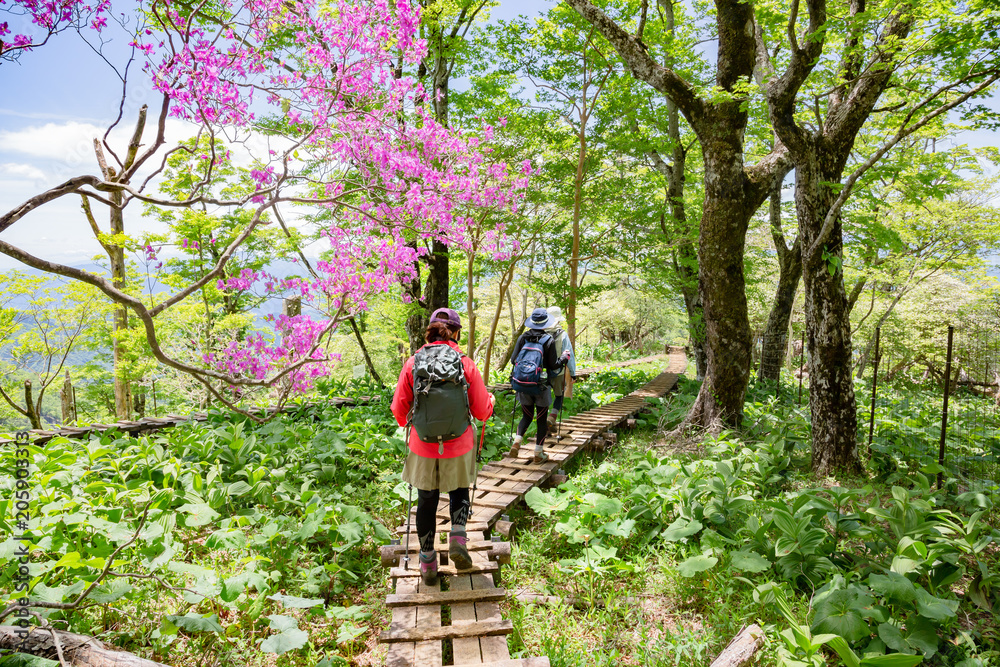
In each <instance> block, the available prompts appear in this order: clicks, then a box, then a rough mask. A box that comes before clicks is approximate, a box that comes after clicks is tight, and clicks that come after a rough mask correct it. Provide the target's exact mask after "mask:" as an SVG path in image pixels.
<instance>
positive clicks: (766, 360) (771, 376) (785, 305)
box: [760, 184, 802, 382]
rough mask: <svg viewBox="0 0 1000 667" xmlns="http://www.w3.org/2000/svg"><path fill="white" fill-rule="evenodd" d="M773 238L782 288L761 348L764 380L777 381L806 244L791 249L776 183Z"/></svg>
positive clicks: (772, 220)
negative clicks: (786, 239)
mask: <svg viewBox="0 0 1000 667" xmlns="http://www.w3.org/2000/svg"><path fill="white" fill-rule="evenodd" d="M770 214H771V236H772V238H773V240H774V247H775V250H776V251H777V253H778V285H777V288H776V289H775V292H774V303H773V304H772V305H771V312H770V314H769V315H768V316H767V325H766V326H765V327H764V341H763V347H762V349H761V361H760V378H761V379H762V380H771V381H773V382H777V381H778V378H779V376H780V375H781V366H782V364H784V362H785V353H786V352H787V350H788V323H789V321H790V320H791V318H792V307H793V306H794V305H795V293H796V292H798V290H799V280H800V279H801V278H802V251H801V247H802V243H801V241H800V240H799V239H798V237H796V239H795V243H793V244H792V247H791V248H789V247H788V245H787V244H786V243H785V236H784V233H783V232H782V226H781V185H780V184H775V188H774V189H773V190H772V191H771V211H770Z"/></svg>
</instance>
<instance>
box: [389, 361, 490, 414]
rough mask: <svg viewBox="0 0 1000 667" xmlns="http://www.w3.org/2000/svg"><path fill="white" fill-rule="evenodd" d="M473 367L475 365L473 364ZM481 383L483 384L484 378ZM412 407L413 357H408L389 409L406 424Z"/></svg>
mask: <svg viewBox="0 0 1000 667" xmlns="http://www.w3.org/2000/svg"><path fill="white" fill-rule="evenodd" d="M473 368H475V367H474V366H473ZM477 375H478V371H477ZM466 377H468V369H466ZM479 383H480V384H482V380H480V381H479ZM411 407H413V357H410V358H409V359H407V360H406V363H405V364H403V370H402V371H400V373H399V382H397V383H396V393H395V394H394V395H393V397H392V405H391V406H390V408H389V409H390V410H392V414H393V416H394V417H395V418H396V423H397V424H399V425H400V426H406V422H407V421H408V420H407V417H408V416H409V414H410V408H411Z"/></svg>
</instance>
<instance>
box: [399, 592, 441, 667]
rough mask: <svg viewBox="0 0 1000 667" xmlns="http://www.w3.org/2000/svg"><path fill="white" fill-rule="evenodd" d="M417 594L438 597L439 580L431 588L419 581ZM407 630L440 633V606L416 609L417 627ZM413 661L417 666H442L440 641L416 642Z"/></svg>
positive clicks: (432, 639) (429, 639) (416, 632)
mask: <svg viewBox="0 0 1000 667" xmlns="http://www.w3.org/2000/svg"><path fill="white" fill-rule="evenodd" d="M417 593H418V594H421V593H422V594H424V595H434V594H438V595H440V594H441V582H440V580H439V581H438V583H436V584H434V585H433V586H428V585H427V584H425V583H424V582H423V581H421V582H420V584H419V588H418V589H417ZM390 627H391V626H390ZM407 629H408V630H409V631H410V632H412V633H414V634H419V633H425V632H426V633H431V634H433V633H435V632H440V631H441V630H442V629H443V628H442V626H441V606H440V605H432V606H422V607H417V626H416V627H415V628H412V629H410V628H407ZM413 660H414V662H416V664H417V665H440V664H443V663H444V646H443V645H442V644H441V640H440V639H435V638H433V637H429V638H427V639H426V640H425V641H418V642H417V645H416V647H415V648H414V650H413Z"/></svg>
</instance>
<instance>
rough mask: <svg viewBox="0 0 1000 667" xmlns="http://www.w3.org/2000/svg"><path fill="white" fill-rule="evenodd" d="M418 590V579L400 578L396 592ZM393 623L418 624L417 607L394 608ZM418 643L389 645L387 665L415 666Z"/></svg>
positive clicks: (410, 593) (400, 625)
mask: <svg viewBox="0 0 1000 667" xmlns="http://www.w3.org/2000/svg"><path fill="white" fill-rule="evenodd" d="M416 592H417V580H416V579H400V580H398V581H397V582H396V593H397V594H399V595H412V594H414V593H416ZM392 625H393V626H396V627H401V628H413V627H416V625H417V608H416V607H399V608H396V609H393V610H392ZM415 651H416V644H414V643H412V642H409V643H405V642H399V643H396V644H392V645H391V646H389V652H388V654H387V655H386V656H385V665H386V667H414V666H415V665H416V662H415V660H414V652H415Z"/></svg>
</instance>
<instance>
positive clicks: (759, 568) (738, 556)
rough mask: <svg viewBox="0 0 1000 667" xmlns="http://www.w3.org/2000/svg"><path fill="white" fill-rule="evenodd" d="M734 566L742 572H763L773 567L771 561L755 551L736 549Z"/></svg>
mask: <svg viewBox="0 0 1000 667" xmlns="http://www.w3.org/2000/svg"><path fill="white" fill-rule="evenodd" d="M732 567H733V569H734V570H739V571H741V572H754V573H756V572H763V571H764V570H767V569H768V568H770V567H771V561H769V560H768V559H766V558H764V557H763V556H761V555H760V554H758V553H754V552H753V551H735V552H733V560H732Z"/></svg>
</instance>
